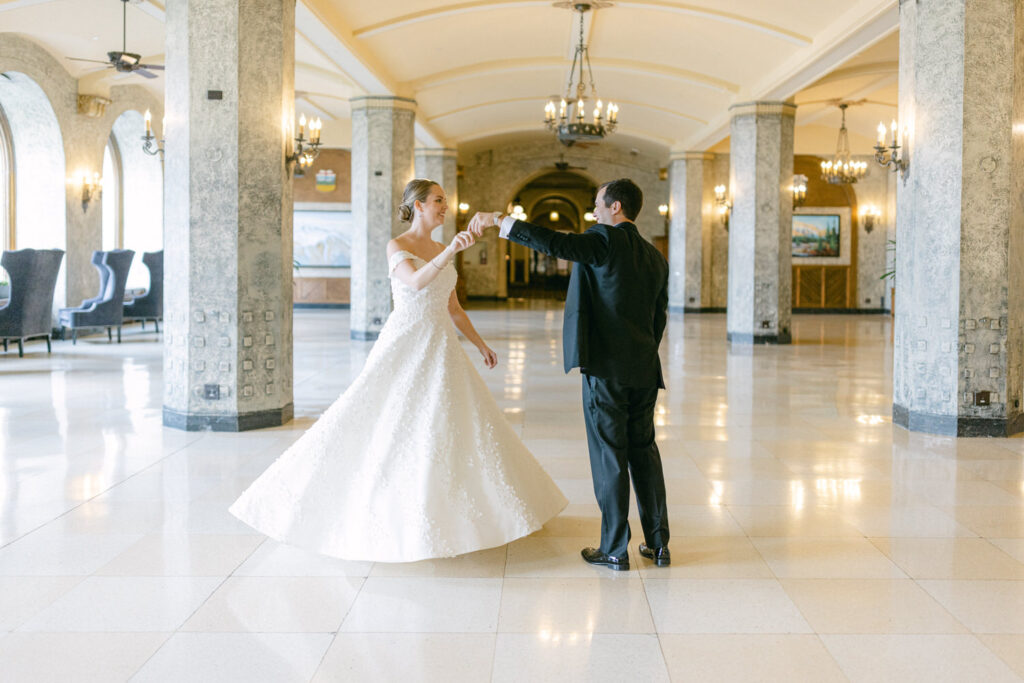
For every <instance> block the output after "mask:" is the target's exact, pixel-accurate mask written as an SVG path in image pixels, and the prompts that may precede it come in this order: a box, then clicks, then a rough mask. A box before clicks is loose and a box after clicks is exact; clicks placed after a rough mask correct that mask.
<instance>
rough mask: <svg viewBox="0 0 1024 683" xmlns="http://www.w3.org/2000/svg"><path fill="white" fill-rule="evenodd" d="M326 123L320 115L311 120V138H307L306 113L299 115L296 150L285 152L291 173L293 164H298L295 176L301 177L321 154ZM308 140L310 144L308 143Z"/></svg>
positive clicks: (286, 162)
mask: <svg viewBox="0 0 1024 683" xmlns="http://www.w3.org/2000/svg"><path fill="white" fill-rule="evenodd" d="M323 127H324V124H323V122H322V121H321V120H320V118H319V117H317V118H316V119H310V121H309V140H308V141H307V140H306V137H305V135H306V115H305V114H303V115H302V116H300V117H299V134H298V135H297V136H296V137H295V151H294V152H292V153H291V154H285V157H284V162H285V165H286V166H287V167H288V172H289V173H291V170H292V165H293V164H298V168H297V169H295V177H296V178H301V177H302V176H304V175H305V170H306V169H307V168H309V167H310V166H312V165H313V162H314V161H315V160H316V158H317V157H318V156H320V131H321V130H322V129H323ZM307 142H308V144H307Z"/></svg>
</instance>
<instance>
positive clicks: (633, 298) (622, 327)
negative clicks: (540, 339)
mask: <svg viewBox="0 0 1024 683" xmlns="http://www.w3.org/2000/svg"><path fill="white" fill-rule="evenodd" d="M508 238H509V239H510V240H512V241H513V242H518V243H519V244H522V245H525V246H527V247H530V248H532V249H536V250H537V251H541V252H544V253H545V254H550V255H551V256H555V257H557V258H562V259H566V260H568V261H573V262H575V263H576V264H577V266H576V267H575V268H573V270H572V275H571V276H570V278H569V291H568V292H567V294H566V298H565V316H564V321H563V325H562V351H563V354H564V360H565V371H566V372H569V370H571V369H572V368H575V367H578V368H579V369H580V372H582V373H583V374H585V375H591V376H594V377H600V378H602V379H610V380H614V381H616V382H619V383H621V384H623V385H625V386H633V387H652V386H658V387H659V388H662V389H663V388H664V387H665V382H664V379H663V378H662V374H661V359H660V358H659V357H658V345H659V344H660V343H661V336H662V334H663V333H664V332H665V322H666V319H667V312H668V263H666V262H665V257H663V256H662V255H661V252H659V251H658V250H657V249H656V248H655V247H654V245H653V244H651V243H650V242H648V241H647V240H645V239H644V238H643V237H641V236H640V233H639V232H638V231H637V229H636V226H635V225H633V224H632V223H628V222H626V223H619V224H618V225H615V226H611V225H602V224H600V223H599V224H597V225H595V226H593V227H591V228H590V229H588V230H587V231H586V232H584V233H582V234H575V233H562V232H556V231H554V230H548V229H547V228H542V227H540V226H537V225H532V224H530V223H526V222H524V221H516V222H515V224H514V225H513V226H512V229H511V231H510V232H509V235H508Z"/></svg>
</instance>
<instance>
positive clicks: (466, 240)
mask: <svg viewBox="0 0 1024 683" xmlns="http://www.w3.org/2000/svg"><path fill="white" fill-rule="evenodd" d="M501 215H502V214H501V212H500V211H487V212H485V211H477V212H476V215H475V216H473V218H472V219H470V221H469V225H468V226H466V229H465V230H463V231H462V232H460V233H457V234H456V235H455V237H454V238H453V239H452V241H451V243H450V244H449V245H448V251H449V252H450V253H451V255H452V256H454V255H455V254H457V253H459V252H460V251H464V250H466V249H468V248H469V247H471V246H473V244H474V243H475V242H476V238H477V237H480V236H481V235H483V234H484V230H486V229H487V228H493V227H496V226H498V225H500V220H501Z"/></svg>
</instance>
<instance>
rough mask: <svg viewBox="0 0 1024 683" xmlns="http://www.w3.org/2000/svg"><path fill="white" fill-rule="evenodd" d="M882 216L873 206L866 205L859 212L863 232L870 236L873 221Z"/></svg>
mask: <svg viewBox="0 0 1024 683" xmlns="http://www.w3.org/2000/svg"><path fill="white" fill-rule="evenodd" d="M881 216H882V212H881V211H879V210H878V207H877V206H875V205H874V204H868V205H867V206H865V207H864V208H862V209H861V210H860V220H861V222H863V223H864V232H866V233H868V234H870V233H871V231H872V230H874V229H875V221H876V220H878V219H879V218H880V217H881Z"/></svg>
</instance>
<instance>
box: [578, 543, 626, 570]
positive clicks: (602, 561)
mask: <svg viewBox="0 0 1024 683" xmlns="http://www.w3.org/2000/svg"><path fill="white" fill-rule="evenodd" d="M580 555H582V556H583V561H584V562H586V563H587V564H595V565H598V566H601V567H608V568H609V569H614V570H615V571H619V572H623V571H626V570H628V569H629V556H626V557H615V556H614V555H608V554H607V553H602V552H601V551H600V550H598V549H597V548H584V549H583V550H582V551H580Z"/></svg>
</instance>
